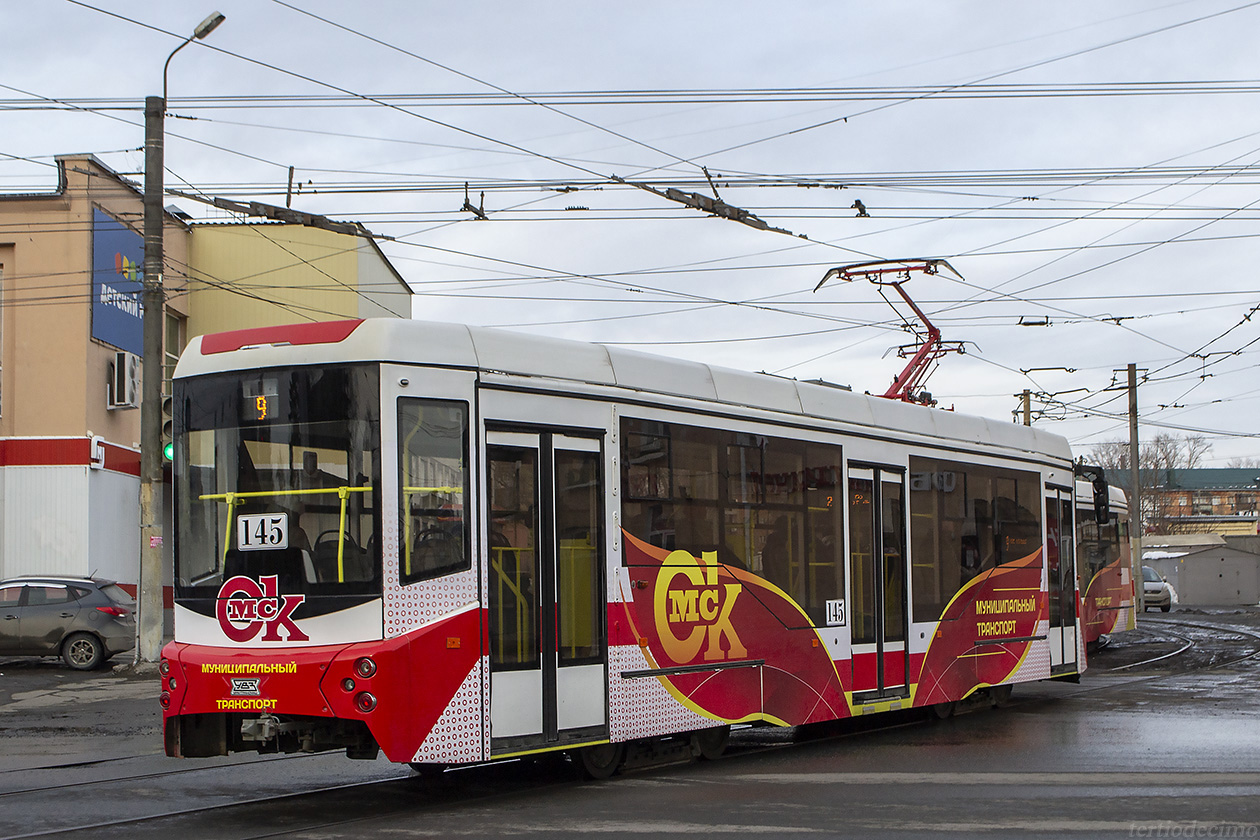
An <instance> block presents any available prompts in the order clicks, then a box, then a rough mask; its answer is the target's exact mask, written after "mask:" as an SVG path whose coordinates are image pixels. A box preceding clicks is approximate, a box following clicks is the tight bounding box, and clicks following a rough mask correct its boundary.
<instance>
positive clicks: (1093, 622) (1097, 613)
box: [1076, 479, 1137, 650]
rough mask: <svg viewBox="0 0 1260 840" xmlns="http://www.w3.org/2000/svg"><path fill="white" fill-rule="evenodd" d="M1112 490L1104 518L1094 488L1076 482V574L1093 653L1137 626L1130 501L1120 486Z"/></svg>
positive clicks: (1088, 645) (1086, 635) (1083, 626)
mask: <svg viewBox="0 0 1260 840" xmlns="http://www.w3.org/2000/svg"><path fill="white" fill-rule="evenodd" d="M1107 490H1108V494H1109V501H1108V505H1107V508H1108V509H1107V510H1106V511H1105V512H1104V513H1103V515H1102V516H1098V515H1097V514H1096V509H1095V505H1094V498H1093V496H1092V488H1091V487H1090V485H1089V484H1088V483H1087V482H1085V481H1081V480H1079V479H1078V480H1077V482H1076V505H1077V507H1076V523H1077V524H1076V572H1077V575H1078V588H1079V590H1080V593H1081V632H1082V634H1083V635H1084V639H1085V645H1086V648H1087V649H1090V650H1092V649H1093V648H1094V647H1096V646H1100V645H1103V644H1106V643H1107V641H1108V638H1109V636H1110V635H1111V634H1112V633H1119V632H1122V631H1125V630H1132V629H1134V628H1135V627H1137V598H1136V595H1135V589H1134V587H1135V577H1134V574H1133V563H1132V556H1131V552H1130V550H1129V519H1128V510H1129V504H1128V499H1127V497H1126V496H1125V493H1124V491H1123V490H1121V489H1120V488H1119V487H1109V488H1107Z"/></svg>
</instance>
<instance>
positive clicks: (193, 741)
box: [160, 319, 1114, 777]
mask: <svg viewBox="0 0 1260 840" xmlns="http://www.w3.org/2000/svg"><path fill="white" fill-rule="evenodd" d="M173 413H174V417H173V421H174V428H175V447H174V449H175V454H174V463H173V481H174V520H175V531H174V534H175V545H174V556H175V580H174V587H175V607H174V609H175V637H174V641H172V642H171V643H169V644H168V645H167V646H166V647H165V648H164V650H163V652H162V661H161V672H162V692H161V697H160V700H161V704H162V707H163V710H164V739H165V748H166V752H167V754H168V755H171V756H185V757H204V756H214V755H224V754H228V753H230V752H236V751H247V750H249V751H252V750H257V751H262V752H267V751H285V752H288V751H298V750H304V751H319V750H332V749H337V750H342V749H344V750H345V752H346V754H347V755H348V756H349V757H351V758H361V759H363V758H375V757H376V756H377V755H378V754H380V753H382V752H383V753H384V755H385V756H386V757H387V758H388V759H389V760H391V761H395V762H406V763H410V764H412V765H413V766H415V767H417V768H429V767H442V766H452V765H459V764H469V763H476V762H485V761H491V760H496V759H504V758H509V757H518V756H527V755H532V754H535V753H543V752H548V751H557V750H564V751H568V752H569V753H570V754H572V755H573V756H574V757H575V759H576V760H578V761H580V763H581V764H582V766H583V767H584V768H585V769H586V770H587V772H588V773H590V774H591V775H593V776H597V777H599V776H606V775H609V774H611V773H613V772H615V771H616V770H617V769H618V767H619V766H621V765H622V763H623V762H624V761H625V759H626V755H627V748H628V747H629V748H630V750H631V752H633V751H634V750H635V749H642V748H646V747H645V745H651V744H660V743H669V742H677V743H683V744H685V745H686V746H687V748H688V749H690V750H692V751H693V753H695V754H700V755H703V756H710V757H711V756H714V755H716V754H718V753H719V752H720V751H721V749H722V748H723V746H724V744H725V738H726V734H727V732H729V727H730V725H732V724H768V725H777V726H792V725H799V724H808V723H814V722H821V721H830V720H835V719H838V718H846V717H850V716H859V715H868V714H878V713H882V712H888V711H891V710H897V709H907V708H911V707H935V708H936V710H937V711H938V712H939V713H948V711H949V710H951V709H952V708H953V704H955V703H957V702H959V701H962V700H964V699H968V698H970V699H972V700H976V701H978V702H985V701H989V700H991V701H993V702H996V701H999V700H1001V699H1003V698H1004V697H1005V696H1006V695H1007V694H1009V691H1010V688H1011V686H1012V685H1014V684H1017V683H1021V682H1027V681H1031V680H1045V679H1054V678H1061V679H1075V678H1077V675H1079V673H1080V672H1081V671H1083V670H1084V668H1085V667H1086V657H1085V642H1086V638H1087V636H1086V630H1085V627H1086V625H1085V624H1084V623H1083V619H1084V616H1083V615H1082V614H1081V611H1080V610H1078V605H1079V604H1080V600H1079V599H1080V588H1079V587H1080V586H1081V585H1084V581H1085V578H1084V577H1080V578H1078V575H1077V574H1076V571H1075V568H1074V567H1075V559H1076V553H1075V551H1073V550H1072V549H1071V544H1072V542H1073V539H1074V535H1075V534H1074V526H1073V518H1074V517H1073V514H1074V512H1075V510H1076V506H1077V496H1078V495H1079V494H1078V491H1077V489H1076V482H1075V478H1074V470H1073V462H1072V454H1071V451H1070V449H1069V447H1068V444H1067V442H1066V441H1065V440H1064V439H1063V438H1061V437H1059V436H1057V435H1053V434H1049V433H1047V432H1044V431H1041V430H1038V429H1033V428H1028V427H1024V426H1019V425H1015V424H1012V423H1009V422H1001V421H993V420H984V419H980V418H975V417H968V416H964V415H961V414H957V413H954V412H946V411H939V410H934V409H929V408H926V407H923V406H918V405H912V404H906V403H902V402H897V401H893V400H885V399H880V398H877V397H871V396H869V395H861V394H855V393H852V392H851V391H849V390H848V389H847V388H843V387H839V386H834V385H828V384H826V383H821V382H818V383H807V382H800V381H796V380H792V379H785V378H781V377H776V376H771V375H767V374H751V373H745V372H739V371H734V370H728V369H724V368H720V367H716V366H709V365H704V364H699V363H694V362H686V361H678V360H671V359H666V358H661V357H657V356H651V355H647V354H643V353H638V352H633V351H628V350H622V349H617V348H612V347H606V346H601V345H593V344H584V343H579V342H570V341H562V340H557V339H551V338H543V337H534V336H526V335H519V334H514V333H511V332H506V331H499V330H493V329H485V328H475V327H466V326H460V325H454V324H446V323H425V322H420V321H407V320H393V319H389V320H386V319H369V320H363V321H342V322H330V323H315V324H302V325H294V326H279V327H268V328H261V329H252V330H243V331H237V332H230V333H220V334H215V335H207V336H202V337H199V338H196V339H194V340H193V341H192V342H191V343H190V344H189V346H188V348H187V349H186V351H185V352H184V354H183V355H182V356H181V358H180V361H179V364H178V367H177V370H176V373H175V379H174V399H173ZM1078 541H1080V542H1083V541H1082V540H1078ZM1113 542H1114V541H1113ZM1108 556H1109V555H1108ZM1095 579H1097V575H1095V576H1093V577H1091V578H1090V581H1091V583H1090V585H1091V586H1092V581H1094V580H1095ZM1078 581H1081V583H1080V584H1078ZM1094 606H1095V607H1096V608H1097V609H1098V610H1104V611H1105V609H1106V605H1103V604H1101V602H1098V601H1095V603H1094Z"/></svg>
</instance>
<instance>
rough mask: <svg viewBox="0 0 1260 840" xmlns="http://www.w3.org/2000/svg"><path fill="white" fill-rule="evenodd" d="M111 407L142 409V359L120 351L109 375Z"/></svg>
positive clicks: (116, 354) (133, 354) (115, 356)
mask: <svg viewBox="0 0 1260 840" xmlns="http://www.w3.org/2000/svg"><path fill="white" fill-rule="evenodd" d="M109 407H110V408H111V409H114V408H139V407H140V357H139V356H137V355H136V354H135V353H128V352H127V351H125V350H119V351H118V352H116V353H115V354H114V365H113V368H112V369H111V370H110V375H109Z"/></svg>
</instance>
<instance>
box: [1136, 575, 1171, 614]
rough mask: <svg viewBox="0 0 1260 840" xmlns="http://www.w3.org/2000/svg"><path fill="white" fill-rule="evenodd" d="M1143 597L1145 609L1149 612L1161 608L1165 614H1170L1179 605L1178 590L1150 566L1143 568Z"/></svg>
mask: <svg viewBox="0 0 1260 840" xmlns="http://www.w3.org/2000/svg"><path fill="white" fill-rule="evenodd" d="M1142 595H1143V598H1144V600H1143V602H1142V603H1143V604H1144V607H1143V609H1147V610H1149V609H1150V608H1151V607H1159V608H1160V610H1162V611H1163V612H1168V611H1169V610H1171V609H1172V605H1173V604H1175V603H1177V590H1176V589H1173V585H1172V584H1171V583H1169V582H1168V581H1166V580H1164V576H1163V575H1161V574H1160V573H1159V572H1157V571H1155V570H1154V569H1152V568H1151V567H1150V566H1143V567H1142Z"/></svg>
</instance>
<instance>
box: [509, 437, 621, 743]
mask: <svg viewBox="0 0 1260 840" xmlns="http://www.w3.org/2000/svg"><path fill="white" fill-rule="evenodd" d="M486 444H487V447H486V449H487V466H488V471H487V501H488V510H489V515H488V517H487V521H488V531H489V532H488V534H487V535H486V539H487V542H486V545H487V546H488V553H487V562H488V569H487V583H488V593H487V595H488V597H487V607H488V623H489V627H488V630H489V633H488V635H489V640H490V736H491V741H490V748H491V753H492V754H494V755H507V754H512V753H517V752H529V751H532V750H536V749H546V748H548V747H553V746H562V745H566V744H573V743H581V742H584V741H590V740H593V739H601V738H606V737H607V735H608V711H607V710H608V705H607V684H608V682H607V656H606V645H605V641H604V640H605V639H606V633H605V623H606V616H607V606H606V601H607V599H606V597H605V592H604V589H605V586H604V578H603V576H604V544H605V538H604V533H603V528H602V525H601V523H602V518H603V491H604V476H603V472H604V471H603V455H602V438H598V437H590V438H587V437H580V436H576V435H562V434H558V433H553V432H550V431H539V432H528V433H524V432H517V431H511V432H508V431H503V432H498V431H488V432H487V435H486Z"/></svg>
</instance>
